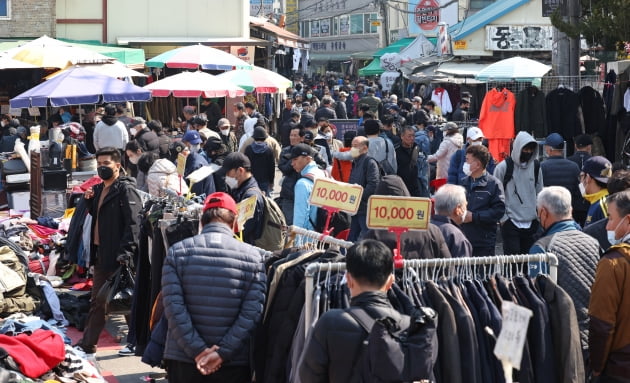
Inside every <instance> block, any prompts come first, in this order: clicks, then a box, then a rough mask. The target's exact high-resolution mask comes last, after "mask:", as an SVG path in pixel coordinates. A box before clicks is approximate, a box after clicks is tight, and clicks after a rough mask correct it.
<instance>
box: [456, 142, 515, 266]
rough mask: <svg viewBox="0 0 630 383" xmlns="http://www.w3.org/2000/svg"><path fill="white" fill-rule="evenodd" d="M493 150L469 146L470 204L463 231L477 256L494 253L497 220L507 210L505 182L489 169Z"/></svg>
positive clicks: (467, 185) (464, 183)
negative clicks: (502, 183) (487, 167)
mask: <svg viewBox="0 0 630 383" xmlns="http://www.w3.org/2000/svg"><path fill="white" fill-rule="evenodd" d="M489 161H490V152H489V151H488V149H487V148H486V147H485V146H483V145H475V146H469V147H468V149H466V163H465V164H464V173H465V174H467V176H466V177H464V178H463V179H462V181H461V185H462V186H463V187H464V188H465V189H466V199H467V201H468V207H467V211H466V213H465V214H464V215H463V220H462V222H463V225H462V231H463V232H464V234H466V238H468V240H469V241H470V243H471V244H472V246H473V257H486V256H492V255H494V248H495V244H496V241H497V222H499V219H501V217H503V215H504V214H505V197H504V196H503V186H502V185H501V183H500V182H499V180H497V179H496V178H495V177H494V176H493V175H491V174H490V173H488V172H487V171H486V166H487V165H488V162H489Z"/></svg>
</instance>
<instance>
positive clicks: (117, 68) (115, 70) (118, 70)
mask: <svg viewBox="0 0 630 383" xmlns="http://www.w3.org/2000/svg"><path fill="white" fill-rule="evenodd" d="M72 68H85V69H89V70H91V71H93V72H96V73H100V74H104V75H106V76H109V77H113V78H125V77H147V75H146V74H144V73H140V72H138V71H135V70H133V69H130V68H127V67H126V66H124V65H123V64H121V63H120V62H118V61H114V62H112V63H107V64H87V65H75V66H74V67H68V68H67V69H62V70H60V71H57V72H55V73H53V74H49V75H48V76H46V77H45V78H46V80H50V79H51V78H54V77H57V76H59V75H60V74H62V73H63V72H65V71H66V70H71V69H72Z"/></svg>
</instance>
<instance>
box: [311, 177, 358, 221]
mask: <svg viewBox="0 0 630 383" xmlns="http://www.w3.org/2000/svg"><path fill="white" fill-rule="evenodd" d="M362 195H363V187H362V186H359V185H354V184H348V183H345V182H339V181H335V180H332V179H329V178H317V179H315V183H314V185H313V192H312V193H311V199H310V203H311V205H315V206H320V207H329V208H333V209H339V210H343V211H345V212H347V213H350V214H356V213H357V210H359V203H361V196H362Z"/></svg>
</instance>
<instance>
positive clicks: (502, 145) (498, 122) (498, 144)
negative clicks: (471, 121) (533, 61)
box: [479, 88, 516, 161]
mask: <svg viewBox="0 0 630 383" xmlns="http://www.w3.org/2000/svg"><path fill="white" fill-rule="evenodd" d="M515 108H516V97H515V96H514V93H512V92H510V91H509V90H508V89H506V88H503V89H502V90H498V89H497V88H493V89H491V90H489V91H488V93H486V97H485V98H484V99H483V103H482V104H481V112H480V114H479V128H480V129H481V130H482V131H483V133H484V134H485V136H486V138H487V139H488V146H489V148H488V149H489V151H490V153H491V154H492V157H494V158H495V159H496V160H497V161H502V160H503V158H504V156H505V154H506V153H507V154H508V155H509V153H510V140H512V139H513V138H514V109H515Z"/></svg>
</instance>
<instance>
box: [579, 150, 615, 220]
mask: <svg viewBox="0 0 630 383" xmlns="http://www.w3.org/2000/svg"><path fill="white" fill-rule="evenodd" d="M611 175H612V164H611V163H610V161H608V160H607V159H606V158H605V157H602V156H595V157H591V158H589V159H588V160H586V161H585V162H584V166H583V167H582V172H581V173H580V184H579V188H580V192H581V193H582V196H583V197H584V199H585V200H587V201H588V202H589V203H590V204H591V206H589V208H588V212H586V220H585V221H584V227H587V226H588V225H590V224H591V223H593V222H597V221H599V220H600V219H603V218H606V217H608V206H607V205H606V198H607V197H608V188H607V185H606V184H607V183H608V177H610V176H611Z"/></svg>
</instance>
